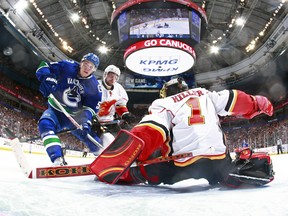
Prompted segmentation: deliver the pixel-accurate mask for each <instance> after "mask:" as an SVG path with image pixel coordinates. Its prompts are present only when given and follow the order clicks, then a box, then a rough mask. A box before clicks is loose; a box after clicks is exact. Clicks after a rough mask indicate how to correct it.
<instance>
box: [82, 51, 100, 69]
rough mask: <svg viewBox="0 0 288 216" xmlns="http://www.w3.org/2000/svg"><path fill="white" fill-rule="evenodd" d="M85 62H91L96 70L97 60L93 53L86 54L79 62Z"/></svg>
mask: <svg viewBox="0 0 288 216" xmlns="http://www.w3.org/2000/svg"><path fill="white" fill-rule="evenodd" d="M85 60H87V61H90V62H92V63H93V64H94V65H95V67H96V69H97V68H98V66H99V58H98V56H97V55H95V54H94V53H88V54H86V55H84V56H83V58H82V59H81V62H82V61H85Z"/></svg>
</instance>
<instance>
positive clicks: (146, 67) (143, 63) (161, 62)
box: [124, 38, 196, 76]
mask: <svg viewBox="0 0 288 216" xmlns="http://www.w3.org/2000/svg"><path fill="white" fill-rule="evenodd" d="M195 59H196V55H195V51H194V49H193V48H192V47H191V46H189V45H188V44H186V43H184V42H182V41H178V40H172V39H161V38H158V39H151V40H144V41H140V42H137V43H135V44H132V45H131V46H129V47H128V48H127V49H126V51H125V53H124V61H125V64H126V66H127V67H128V68H129V70H131V71H133V72H135V73H139V74H142V75H147V76H171V75H175V74H180V73H183V72H185V71H188V70H189V69H191V68H192V66H193V65H194V62H195Z"/></svg>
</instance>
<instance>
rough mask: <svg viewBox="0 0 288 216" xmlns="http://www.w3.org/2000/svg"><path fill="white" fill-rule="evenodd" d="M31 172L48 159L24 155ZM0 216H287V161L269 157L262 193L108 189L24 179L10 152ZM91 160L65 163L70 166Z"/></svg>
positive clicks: (3, 166)
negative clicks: (270, 175) (271, 176)
mask: <svg viewBox="0 0 288 216" xmlns="http://www.w3.org/2000/svg"><path fill="white" fill-rule="evenodd" d="M26 156H27V159H28V161H29V162H30V163H31V165H32V166H34V167H40V166H50V162H49V159H48V156H44V155H34V154H26ZM0 158H1V163H0V173H1V174H0V216H28V215H33V216H34V215H35V216H58V215H59V216H66V215H69V216H76V215H77V216H90V215H91V216H92V215H93V216H106V215H107V216H114V215H115V216H122V215H123V216H124V215H125V216H170V215H173V216H178V215H181V216H186V215H187V216H188V215H191V216H192V215H196V216H199V215H205V216H208V215H213V216H217V215H221V216H225V215H231V216H236V215H245V216H248V215H253V216H255V215H261V216H266V215H267V216H268V215H269V216H274V215H275V216H282V215H288V170H287V165H288V155H287V154H283V155H274V156H272V161H273V165H274V171H275V173H276V174H275V180H274V181H273V182H271V183H270V184H268V185H266V186H262V187H254V188H241V189H229V188H225V187H221V186H214V187H211V186H209V185H208V183H207V181H206V180H204V179H200V180H187V181H183V182H180V183H178V184H176V185H173V186H167V185H162V186H158V187H151V186H145V185H138V186H122V185H107V184H104V183H101V182H97V181H94V176H92V175H90V176H83V177H66V178H54V179H28V178H26V177H25V176H24V174H23V173H22V172H21V170H20V168H19V166H18V164H17V162H16V160H15V158H14V155H13V153H12V152H11V151H4V150H0ZM92 160H93V159H92V158H90V159H89V158H69V157H68V158H67V162H68V163H69V165H74V164H85V163H90V162H92Z"/></svg>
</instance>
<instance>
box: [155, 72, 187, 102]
mask: <svg viewBox="0 0 288 216" xmlns="http://www.w3.org/2000/svg"><path fill="white" fill-rule="evenodd" d="M186 90H188V85H187V83H186V82H185V81H184V79H183V78H182V77H178V78H174V79H171V80H169V81H168V82H167V83H165V84H164V85H163V87H162V89H161V90H160V98H165V97H168V96H171V95H174V94H177V93H180V92H183V91H186Z"/></svg>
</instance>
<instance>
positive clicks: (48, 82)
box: [39, 74, 58, 97]
mask: <svg viewBox="0 0 288 216" xmlns="http://www.w3.org/2000/svg"><path fill="white" fill-rule="evenodd" d="M57 83H58V82H57V80H56V76H55V75H54V74H49V75H46V76H44V77H43V78H42V82H41V84H40V87H39V91H40V92H41V93H42V94H43V96H44V97H48V96H49V94H51V93H53V92H54V91H55V90H56V87H57Z"/></svg>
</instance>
